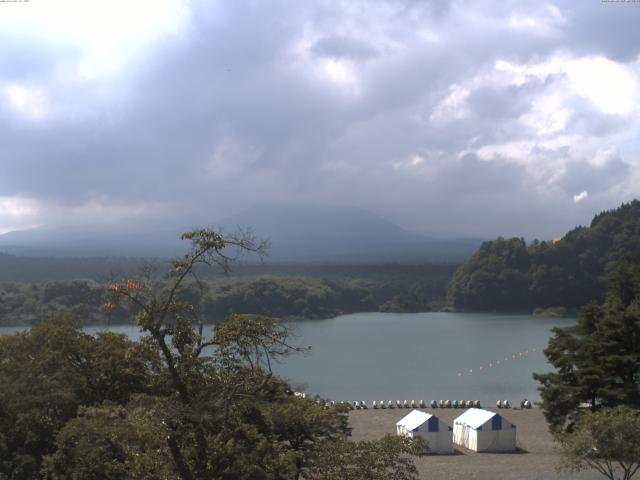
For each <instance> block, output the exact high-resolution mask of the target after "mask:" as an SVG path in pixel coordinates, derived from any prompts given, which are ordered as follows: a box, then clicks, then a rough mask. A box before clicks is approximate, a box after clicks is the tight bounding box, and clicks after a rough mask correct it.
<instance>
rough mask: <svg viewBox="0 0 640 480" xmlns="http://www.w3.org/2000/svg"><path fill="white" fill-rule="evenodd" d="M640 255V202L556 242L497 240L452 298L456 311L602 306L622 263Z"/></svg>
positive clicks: (453, 287)
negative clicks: (610, 280) (609, 281)
mask: <svg viewBox="0 0 640 480" xmlns="http://www.w3.org/2000/svg"><path fill="white" fill-rule="evenodd" d="M638 254H640V201H638V200H633V201H632V202H630V203H628V204H622V205H621V206H620V207H619V208H617V209H615V210H610V211H605V212H602V213H600V214H598V215H596V216H595V217H594V218H593V220H592V222H591V225H590V226H589V227H578V228H575V229H573V230H571V231H570V232H569V233H567V234H566V235H565V236H564V237H563V238H562V239H560V240H557V241H542V242H540V241H537V240H536V241H534V242H532V243H531V244H529V245H527V244H526V243H525V241H524V239H521V238H511V239H504V238H498V239H496V240H494V241H490V242H485V243H483V244H482V246H481V247H480V248H479V250H478V251H477V252H476V253H475V254H474V255H473V256H472V257H471V258H470V259H468V260H467V261H466V262H465V263H463V264H462V265H461V266H460V267H459V268H458V270H457V271H456V272H455V274H454V276H453V279H452V281H451V283H450V285H449V289H448V294H447V299H448V303H449V305H450V306H451V307H452V308H454V309H456V310H530V309H534V308H548V307H559V306H561V307H566V308H577V307H580V306H582V305H584V304H586V303H589V302H591V301H596V302H601V301H602V300H603V298H604V295H605V291H606V283H607V277H608V275H609V274H610V273H611V272H612V270H613V269H614V267H615V266H616V264H617V263H618V262H620V261H621V260H624V259H625V257H628V256H630V255H638Z"/></svg>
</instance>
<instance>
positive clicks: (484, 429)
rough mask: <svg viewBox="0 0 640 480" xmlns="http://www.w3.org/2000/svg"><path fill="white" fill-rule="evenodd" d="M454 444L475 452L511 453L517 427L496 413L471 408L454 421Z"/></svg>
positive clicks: (513, 447) (513, 448)
mask: <svg viewBox="0 0 640 480" xmlns="http://www.w3.org/2000/svg"><path fill="white" fill-rule="evenodd" d="M453 443H455V444H456V445H460V446H461V447H465V448H468V449H469V450H473V451H474V452H511V451H514V450H515V449H516V427H515V425H513V424H511V423H510V422H508V421H507V420H506V419H505V418H504V417H503V416H502V415H500V414H498V413H496V412H491V411H489V410H482V409H480V408H470V409H469V410H467V411H466V412H464V413H463V414H462V415H460V416H459V417H458V418H456V419H455V420H454V421H453Z"/></svg>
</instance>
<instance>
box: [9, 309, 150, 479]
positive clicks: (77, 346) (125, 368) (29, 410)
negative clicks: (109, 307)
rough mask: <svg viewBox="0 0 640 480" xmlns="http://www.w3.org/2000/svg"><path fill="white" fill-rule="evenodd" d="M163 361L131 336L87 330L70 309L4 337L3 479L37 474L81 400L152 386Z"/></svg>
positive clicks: (120, 396)
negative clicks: (70, 314) (85, 331)
mask: <svg viewBox="0 0 640 480" xmlns="http://www.w3.org/2000/svg"><path fill="white" fill-rule="evenodd" d="M157 362H158V358H157V356H155V355H154V353H153V352H152V351H148V350H146V349H145V348H144V346H142V345H140V344H137V343H135V342H132V341H130V340H128V339H127V338H126V337H125V336H124V335H118V334H114V333H101V334H99V335H97V336H95V337H94V336H91V335H88V334H85V333H83V332H82V331H81V329H80V322H79V321H78V320H77V319H75V318H73V317H69V316H62V317H54V318H51V319H48V320H46V321H44V322H42V323H40V324H38V325H35V326H34V327H33V328H32V329H31V330H29V331H25V332H22V333H17V334H15V335H6V336H4V335H3V336H0V385H2V388H0V432H2V434H1V436H0V478H9V479H13V478H15V479H22V478H36V476H37V472H38V471H39V470H40V467H41V464H42V459H43V457H44V456H45V455H48V454H51V453H52V452H53V451H55V439H56V436H57V435H58V433H59V431H60V430H61V429H62V428H63V426H64V425H65V424H66V422H68V421H69V420H71V419H72V418H74V417H75V416H76V413H77V411H78V408H79V407H80V406H82V405H86V406H90V405H96V404H98V403H100V402H102V401H105V400H109V401H111V402H113V403H115V404H120V405H124V404H125V403H127V402H128V401H129V399H130V397H131V396H132V395H135V394H136V393H147V392H149V391H150V389H151V388H152V382H151V372H152V371H153V369H154V366H157Z"/></svg>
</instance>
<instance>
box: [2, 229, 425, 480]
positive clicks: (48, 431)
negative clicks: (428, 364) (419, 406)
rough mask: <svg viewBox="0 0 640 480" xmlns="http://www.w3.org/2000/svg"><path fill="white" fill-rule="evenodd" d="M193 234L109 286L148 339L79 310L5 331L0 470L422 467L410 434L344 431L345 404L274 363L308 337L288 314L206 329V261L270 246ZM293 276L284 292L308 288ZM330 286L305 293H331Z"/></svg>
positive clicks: (236, 477)
mask: <svg viewBox="0 0 640 480" xmlns="http://www.w3.org/2000/svg"><path fill="white" fill-rule="evenodd" d="M184 238H185V239H188V240H190V241H191V243H192V249H191V251H190V252H189V253H188V254H186V255H185V256H184V257H182V258H179V259H176V260H174V261H173V262H172V263H171V269H170V270H169V272H168V274H167V277H166V278H165V279H164V280H163V281H158V279H157V278H156V277H154V276H152V275H144V276H142V277H141V278H139V279H138V278H135V279H134V278H125V279H124V280H123V281H122V282H119V283H112V284H111V285H110V286H109V289H108V294H107V297H105V296H104V295H100V296H98V297H99V298H100V301H101V302H104V301H105V300H106V303H107V304H108V305H109V306H110V307H111V308H112V309H113V308H115V309H122V311H123V312H132V313H134V314H135V322H136V324H137V325H139V326H140V328H141V330H142V337H141V339H140V340H139V341H138V342H131V341H129V340H127V339H126V338H125V337H124V336H122V335H116V334H111V333H100V334H97V335H95V336H91V335H87V334H84V333H83V332H82V331H81V329H80V323H79V322H78V321H76V320H74V319H72V318H70V317H64V318H62V317H59V318H53V319H50V320H47V321H44V322H42V323H38V324H36V325H35V326H34V327H33V328H32V329H31V330H30V331H26V332H23V333H17V334H15V335H9V336H3V337H0V384H2V385H3V389H2V390H0V478H6V479H11V480H13V479H16V480H17V479H24V478H30V479H31V478H47V479H52V480H62V479H65V480H66V479H90V480H98V479H100V480H102V479H105V480H106V479H117V478H124V479H152V480H154V479H158V480H161V479H175V478H180V479H182V480H196V479H197V480H206V479H216V480H226V479H228V480H243V479H247V480H262V479H263V480H288V479H292V480H293V479H302V478H309V479H310V478H335V475H337V474H338V472H339V471H342V469H345V468H346V470H345V471H346V472H347V474H348V476H347V478H373V479H375V478H398V479H413V478H415V466H414V465H413V463H412V460H411V457H410V456H411V455H412V454H414V453H417V452H418V450H417V449H415V448H413V446H412V445H413V444H411V445H409V444H408V443H407V441H406V440H402V439H384V440H382V441H380V442H360V443H352V442H347V436H348V434H349V428H348V424H347V413H348V410H347V409H346V408H345V407H344V406H342V405H338V406H336V407H331V408H328V407H325V405H324V403H323V402H321V401H318V402H316V401H313V400H311V399H308V398H300V397H297V396H295V395H293V394H292V392H291V389H290V387H289V385H288V384H287V383H286V382H285V381H283V380H282V379H279V378H278V377H276V376H275V375H274V374H273V372H272V370H271V364H272V362H273V361H274V360H275V359H277V358H278V357H281V356H284V355H288V354H289V353H291V352H296V351H300V350H302V349H301V348H298V347H296V346H295V345H292V344H290V343H289V336H288V331H287V329H286V328H284V327H283V326H282V324H280V323H278V322H276V321H274V320H272V319H270V318H267V317H263V316H254V315H238V314H233V315H230V316H229V317H228V318H227V319H225V320H224V321H222V322H219V323H217V324H215V325H214V329H213V334H212V335H211V336H205V335H204V333H203V332H204V331H205V330H204V328H203V327H204V323H203V322H204V321H203V317H202V314H203V312H202V310H201V309H200V308H199V303H197V302H200V301H201V299H202V294H201V290H200V289H199V288H197V287H198V286H199V285H200V284H199V283H198V281H197V278H196V279H195V280H194V281H193V282H189V281H188V279H190V278H194V277H195V275H194V273H195V270H196V268H197V267H202V266H203V265H217V266H219V267H221V268H222V269H227V268H228V267H229V264H230V262H232V261H233V258H235V256H236V254H241V253H242V252H244V251H249V252H260V249H261V245H260V244H258V243H255V242H254V241H253V238H252V237H251V236H246V235H244V234H241V235H239V236H235V237H230V238H224V237H222V236H220V235H219V234H217V233H216V232H214V231H210V230H197V231H195V232H191V233H189V234H186V235H185V236H184ZM228 247H230V248H231V249H232V252H231V253H229V252H228V251H227V248H228ZM259 281H261V280H259ZM283 283H284V284H285V287H286V288H283V291H284V292H285V293H286V292H292V293H291V295H293V296H296V295H300V294H301V291H300V290H299V288H300V287H299V286H297V285H296V284H295V282H290V283H287V282H283ZM272 286H273V283H271V284H270V283H269V282H264V285H259V286H258V287H256V286H254V288H253V290H256V289H262V288H266V289H269V288H272ZM85 287H86V285H84V284H75V286H74V287H73V288H70V290H68V289H67V288H66V286H65V284H60V283H56V284H52V285H47V287H46V288H44V289H43V290H42V292H43V294H44V292H46V299H47V300H48V301H49V302H52V301H58V302H60V304H69V303H73V302H74V301H75V300H77V298H75V297H74V296H79V297H82V298H86V297H87V296H89V297H93V295H92V289H91V288H85ZM328 288H329V287H328V286H327V285H325V286H324V287H323V288H319V289H318V291H317V292H314V293H313V294H311V293H308V292H307V293H305V295H306V298H320V300H319V303H320V304H323V303H322V302H325V301H326V297H327V296H330V294H329V293H328V290H327V289H328ZM76 289H77V291H76ZM7 291H8V292H9V293H15V292H14V291H13V290H12V289H11V288H8V289H7ZM352 295H354V294H353V290H352V291H351V293H349V294H347V295H346V297H345V298H351V299H353V296H352ZM355 298H359V297H358V295H357V294H355ZM344 301H346V300H344ZM194 303H195V304H194ZM332 462H340V463H339V465H335V466H332ZM358 475H359V476H358ZM363 475H365V476H364V477H363Z"/></svg>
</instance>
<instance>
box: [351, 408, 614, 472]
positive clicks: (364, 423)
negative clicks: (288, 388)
mask: <svg viewBox="0 0 640 480" xmlns="http://www.w3.org/2000/svg"><path fill="white" fill-rule="evenodd" d="M421 410H423V411H426V412H428V413H430V414H433V415H435V416H437V417H438V418H440V419H441V420H442V421H444V422H445V423H447V424H448V425H450V426H452V425H453V421H454V419H455V418H456V417H458V416H459V415H461V414H462V413H464V412H465V411H466V409H440V408H436V409H431V408H429V409H421ZM486 410H491V411H495V412H498V413H499V414H500V415H502V416H503V417H504V418H505V419H506V420H508V421H509V422H510V423H512V424H513V425H515V426H516V429H517V441H516V445H517V447H518V450H517V451H516V452H513V453H476V452H471V451H469V450H466V449H463V448H461V447H457V446H455V451H454V454H452V455H423V456H420V457H418V458H416V460H415V463H416V466H417V467H418V471H419V478H420V479H421V480H422V479H424V480H427V479H448V480H468V479H470V478H472V479H475V480H542V479H545V480H547V479H549V480H569V479H572V480H596V479H598V478H601V477H599V476H598V475H597V474H595V473H594V472H581V473H579V474H575V475H568V474H559V473H558V472H556V470H555V469H556V466H557V465H558V463H559V461H560V455H559V452H558V447H557V444H556V443H555V442H554V440H553V437H552V436H551V434H550V433H549V430H548V427H547V422H546V420H545V418H544V415H543V412H542V410H541V409H539V408H532V409H527V410H520V409H517V408H513V409H496V408H495V407H488V408H486ZM409 411H410V410H409V409H400V410H354V411H351V412H349V425H350V427H351V428H352V437H351V438H352V440H354V441H359V440H375V439H378V438H381V437H383V436H384V435H386V434H390V435H395V434H396V428H395V423H396V422H397V421H398V420H400V419H401V418H402V417H404V416H405V415H406V414H407V413H409Z"/></svg>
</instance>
